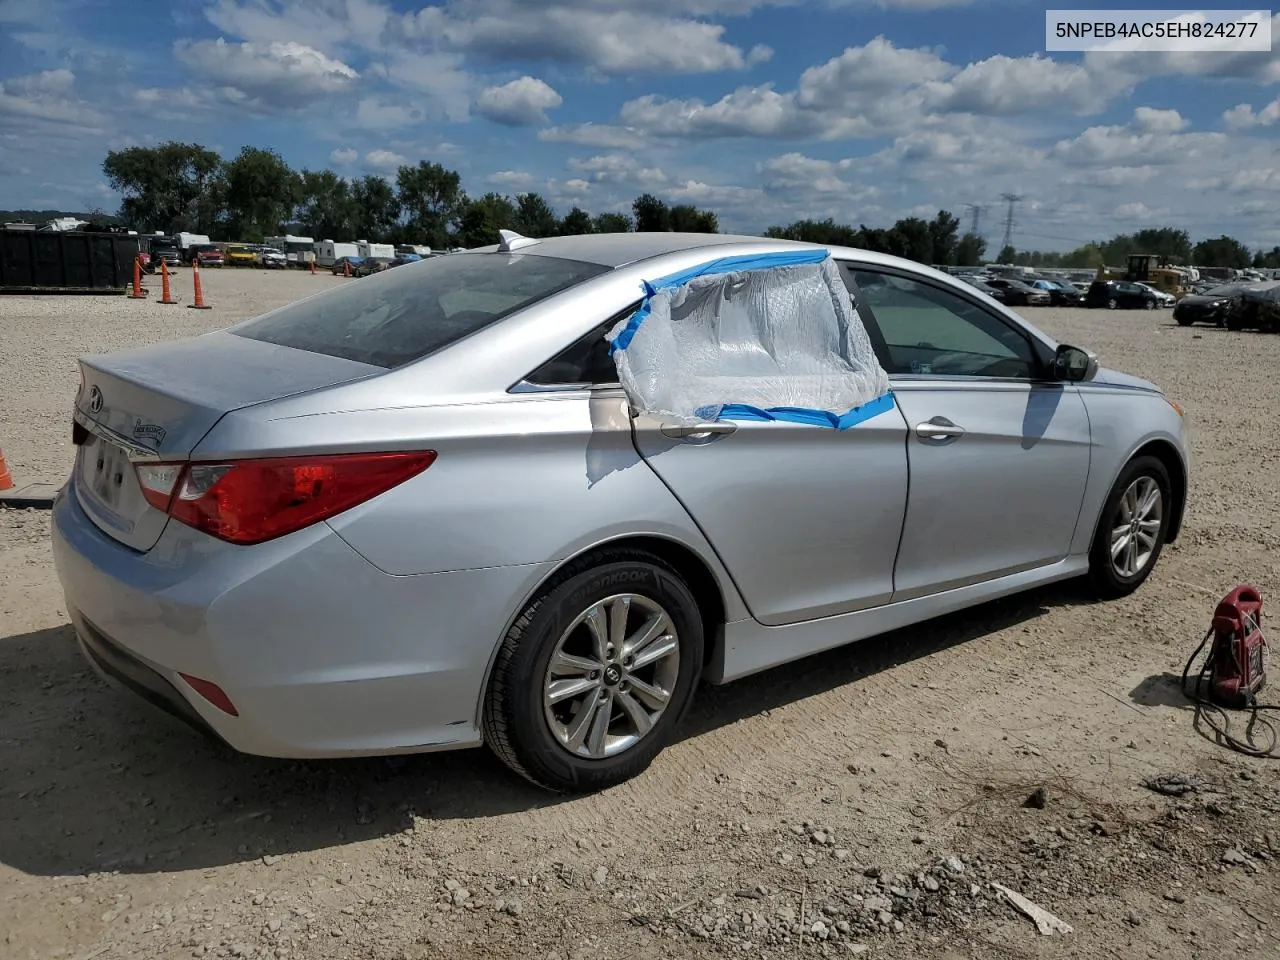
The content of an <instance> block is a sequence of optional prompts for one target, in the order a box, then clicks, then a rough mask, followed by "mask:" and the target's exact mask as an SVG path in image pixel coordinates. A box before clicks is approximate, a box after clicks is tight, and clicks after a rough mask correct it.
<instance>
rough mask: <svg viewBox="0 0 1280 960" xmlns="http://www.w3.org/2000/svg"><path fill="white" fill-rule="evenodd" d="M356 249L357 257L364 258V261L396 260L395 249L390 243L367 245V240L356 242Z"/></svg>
mask: <svg viewBox="0 0 1280 960" xmlns="http://www.w3.org/2000/svg"><path fill="white" fill-rule="evenodd" d="M356 247H358V248H359V252H358V253H357V254H356V256H358V257H364V258H365V259H366V260H375V259H376V260H394V259H395V258H396V248H395V246H394V245H393V244H390V243H369V242H368V241H367V240H357V241H356Z"/></svg>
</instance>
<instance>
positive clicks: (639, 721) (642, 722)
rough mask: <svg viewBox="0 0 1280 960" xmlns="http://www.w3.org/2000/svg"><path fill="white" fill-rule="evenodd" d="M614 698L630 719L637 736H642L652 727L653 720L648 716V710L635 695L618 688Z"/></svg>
mask: <svg viewBox="0 0 1280 960" xmlns="http://www.w3.org/2000/svg"><path fill="white" fill-rule="evenodd" d="M615 700H616V702H617V704H618V706H620V707H621V708H622V710H623V712H624V713H626V715H627V718H628V719H629V720H630V721H631V725H632V726H633V727H634V728H635V731H636V735H637V736H640V737H643V736H644V735H645V734H646V733H648V732H649V730H650V729H651V728H652V727H653V720H651V719H650V718H649V711H648V710H646V709H645V708H644V707H643V706H641V705H640V702H639V701H638V700H636V698H635V697H633V696H632V695H631V694H630V693H628V692H627V691H626V690H619V691H618V693H617V696H616V697H615Z"/></svg>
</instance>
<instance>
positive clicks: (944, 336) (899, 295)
mask: <svg viewBox="0 0 1280 960" xmlns="http://www.w3.org/2000/svg"><path fill="white" fill-rule="evenodd" d="M851 273H852V275H853V278H854V280H855V282H856V283H857V285H858V288H859V290H860V291H861V292H862V298H863V302H864V303H865V304H866V306H867V307H868V308H869V309H870V311H871V313H872V315H873V319H874V321H875V323H876V325H877V326H878V327H879V328H880V333H881V335H882V336H883V340H884V351H885V352H886V353H887V357H885V358H884V359H882V361H881V362H882V363H884V364H885V369H886V371H887V372H888V373H890V374H922V375H935V376H967V377H1002V378H1010V379H1032V378H1034V377H1035V376H1036V375H1037V372H1038V366H1039V365H1038V363H1037V360H1036V354H1035V351H1034V349H1033V348H1032V346H1031V342H1030V340H1028V338H1027V337H1026V336H1025V335H1024V334H1022V333H1021V332H1019V331H1018V330H1015V329H1014V328H1013V327H1012V326H1010V325H1009V324H1007V323H1005V322H1004V321H1003V320H1001V319H999V318H998V317H995V316H993V315H992V314H990V313H988V312H987V311H986V310H984V309H982V308H981V307H979V306H978V305H977V304H974V303H971V302H970V301H969V300H967V299H965V298H963V297H961V296H958V295H957V294H954V293H951V292H949V291H947V290H944V289H942V288H940V287H935V286H933V285H932V284H928V283H923V282H920V281H918V280H911V279H908V278H906V277H901V276H898V275H896V274H891V273H880V272H878V271H874V270H865V269H858V268H855V269H853V270H852V271H851Z"/></svg>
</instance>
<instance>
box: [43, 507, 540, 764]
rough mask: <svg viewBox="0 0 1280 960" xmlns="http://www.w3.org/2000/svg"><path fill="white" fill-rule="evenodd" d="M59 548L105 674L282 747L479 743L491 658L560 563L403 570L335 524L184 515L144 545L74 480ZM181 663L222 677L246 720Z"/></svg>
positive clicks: (322, 750) (243, 735) (60, 522)
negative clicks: (295, 525)
mask: <svg viewBox="0 0 1280 960" xmlns="http://www.w3.org/2000/svg"><path fill="white" fill-rule="evenodd" d="M53 546H54V561H55V564H56V567H57V571H58V577H59V579H60V580H61V582H62V586H63V590H64V591H65V593H66V598H67V604H68V613H69V614H70V615H71V617H72V619H73V621H74V623H75V627H76V631H77V633H78V635H79V637H80V642H81V646H82V648H83V650H84V653H85V655H86V656H87V657H88V658H89V659H90V660H91V661H92V662H93V663H94V665H95V666H96V667H97V668H98V669H99V670H100V671H102V672H103V673H105V674H106V675H107V676H109V677H110V678H111V679H113V680H115V681H117V682H118V683H120V684H122V685H123V686H125V687H128V688H129V689H131V690H133V691H134V692H135V693H137V694H138V695H140V696H142V697H143V698H144V699H146V700H148V701H150V702H151V703H153V704H155V705H156V706H159V707H161V708H163V709H165V710H167V711H168V712H170V713H172V714H175V715H176V716H179V717H180V718H182V719H183V720H186V721H187V722H188V723H190V724H192V725H193V726H195V727H197V728H199V729H202V730H205V731H207V732H210V733H212V734H213V735H214V736H216V737H217V738H218V739H221V740H223V741H225V742H226V743H228V744H229V745H230V746H232V747H233V748H235V749H237V750H239V751H242V752H245V753H252V754H258V755H262V756H272V757H334V756H346V755H376V754H390V753H412V752H423V751H429V750H441V749H452V748H457V747H469V746H475V745H478V744H479V743H480V739H481V738H480V731H479V726H478V722H477V721H478V716H479V704H480V702H481V696H482V692H483V688H484V683H485V679H486V675H487V670H488V666H489V663H490V660H491V657H492V655H493V653H494V651H495V649H496V647H497V644H498V642H499V641H500V640H501V638H502V635H503V633H504V632H505V630H506V628H507V626H508V625H509V623H510V622H511V620H512V619H513V618H514V616H515V613H516V611H515V607H516V606H517V605H518V604H520V603H522V602H523V600H524V597H525V596H527V594H528V592H529V591H530V590H532V589H533V587H534V585H536V583H537V582H538V581H539V580H540V579H541V578H542V576H543V575H544V574H545V572H546V567H548V566H549V565H542V564H534V565H528V566H519V567H493V568H488V569H484V570H465V571H457V572H454V573H441V574H428V575H422V576H391V575H389V574H386V573H383V572H382V571H380V570H378V569H377V568H375V567H374V566H373V565H371V564H370V563H369V562H368V561H366V560H365V559H364V558H363V557H361V556H360V555H359V554H357V553H356V552H355V551H354V550H352V549H351V548H350V547H349V546H347V544H346V543H345V542H344V541H343V540H342V539H341V538H340V537H338V535H337V534H336V533H334V532H333V531H332V529H331V528H329V527H328V526H327V525H325V524H317V525H316V526H314V527H311V528H308V529H306V530H302V531H299V532H298V533H296V534H292V535H290V536H288V537H282V538H280V539H279V540H276V541H270V542H268V543H266V544H259V545H258V546H255V547H247V548H246V547H232V546H230V545H228V544H223V543H221V542H219V541H217V540H214V539H213V538H211V537H208V536H206V535H204V534H201V533H198V532H196V531H194V530H190V529H188V528H186V527H183V526H182V525H181V524H177V523H173V522H170V523H169V525H168V526H167V527H166V529H165V531H164V533H163V534H162V535H161V537H160V540H159V541H158V542H157V544H156V545H155V547H153V548H152V549H151V550H150V551H148V552H147V553H145V554H142V553H137V552H136V551H133V550H130V549H128V548H127V547H124V546H122V545H121V544H119V543H117V542H116V541H114V540H112V539H111V538H110V537H108V536H106V535H105V534H103V533H102V532H101V531H100V530H99V529H98V528H97V527H96V526H95V525H94V524H93V522H92V520H90V519H89V517H88V516H87V515H86V514H85V513H84V511H83V510H82V509H81V507H80V505H79V503H78V501H77V499H76V493H75V484H74V483H72V484H69V485H68V486H67V488H66V490H65V491H64V492H63V494H62V496H61V497H60V498H59V499H58V502H57V503H56V504H55V505H54V509H53ZM182 674H186V675H188V676H192V677H198V678H200V679H202V680H207V681H210V682H212V683H215V684H217V685H218V686H219V687H221V688H222V690H224V691H225V692H226V694H227V696H228V697H229V698H230V700H231V702H232V703H233V704H234V705H235V708H236V710H237V712H238V716H232V715H230V714H228V713H225V712H223V711H222V710H221V709H219V708H218V707H216V706H214V705H213V704H212V703H210V702H209V701H208V700H205V699H204V698H203V697H201V696H200V694H198V693H197V692H196V691H195V690H194V689H193V688H192V687H191V686H190V685H189V684H188V683H187V682H186V681H185V680H183V679H182Z"/></svg>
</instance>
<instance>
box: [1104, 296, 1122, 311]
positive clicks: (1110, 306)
mask: <svg viewBox="0 0 1280 960" xmlns="http://www.w3.org/2000/svg"><path fill="white" fill-rule="evenodd" d="M1118 306H1120V301H1119V300H1117V299H1116V298H1115V297H1112V298H1111V299H1110V300H1108V301H1107V309H1108V310H1114V309H1116V307H1118Z"/></svg>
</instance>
